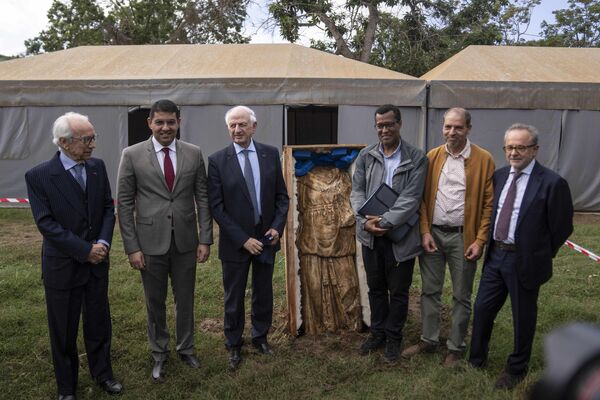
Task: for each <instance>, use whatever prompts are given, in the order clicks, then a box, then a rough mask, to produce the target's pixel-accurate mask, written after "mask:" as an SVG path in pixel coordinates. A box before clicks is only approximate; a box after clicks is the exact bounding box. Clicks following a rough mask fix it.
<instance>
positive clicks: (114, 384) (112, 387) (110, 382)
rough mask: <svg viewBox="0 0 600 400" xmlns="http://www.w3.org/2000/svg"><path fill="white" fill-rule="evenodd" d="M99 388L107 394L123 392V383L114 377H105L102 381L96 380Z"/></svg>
mask: <svg viewBox="0 0 600 400" xmlns="http://www.w3.org/2000/svg"><path fill="white" fill-rule="evenodd" d="M98 385H100V388H101V389H102V390H104V391H105V392H106V393H108V394H121V393H123V385H121V383H120V382H119V381H118V380H116V379H115V378H111V379H107V380H105V381H104V382H98Z"/></svg>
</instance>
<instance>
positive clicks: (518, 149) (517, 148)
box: [502, 144, 537, 153]
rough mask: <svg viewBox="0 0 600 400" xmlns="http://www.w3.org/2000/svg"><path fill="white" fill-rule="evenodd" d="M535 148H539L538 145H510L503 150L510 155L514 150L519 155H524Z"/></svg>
mask: <svg viewBox="0 0 600 400" xmlns="http://www.w3.org/2000/svg"><path fill="white" fill-rule="evenodd" d="M535 146H537V144H530V145H528V146H523V145H518V146H510V145H508V146H504V147H502V150H504V152H506V153H510V152H512V151H513V150H514V151H516V152H517V153H522V152H524V151H525V150H527V149H530V148H532V147H535Z"/></svg>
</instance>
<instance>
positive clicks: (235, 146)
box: [233, 139, 256, 154]
mask: <svg viewBox="0 0 600 400" xmlns="http://www.w3.org/2000/svg"><path fill="white" fill-rule="evenodd" d="M233 147H234V148H235V154H240V152H241V151H243V150H250V151H253V152H256V146H254V139H250V146H248V148H247V149H245V148H243V147H242V146H240V145H239V144H237V143H235V142H234V143H233Z"/></svg>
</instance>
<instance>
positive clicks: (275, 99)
mask: <svg viewBox="0 0 600 400" xmlns="http://www.w3.org/2000/svg"><path fill="white" fill-rule="evenodd" d="M425 92H426V85H425V81H423V80H419V79H417V78H414V77H411V76H408V75H404V74H400V73H397V72H393V71H389V70H386V69H383V68H378V67H375V66H372V65H369V64H366V63H362V62H358V61H353V60H349V59H346V58H343V57H340V56H335V55H332V54H328V53H324V52H321V51H318V50H314V49H309V48H305V47H302V46H298V45H291V44H265V45H145V46H85V47H79V48H73V49H68V50H64V51H58V52H54V53H48V54H42V55H38V56H33V57H27V58H22V59H16V60H10V61H4V62H0V170H1V172H2V173H1V174H0V197H26V188H25V183H24V179H23V175H24V173H25V171H26V170H27V169H29V168H30V167H31V166H33V165H35V164H37V163H39V162H41V161H43V160H46V159H48V158H49V157H50V156H51V155H52V154H53V152H54V151H55V150H56V147H55V146H54V145H53V144H52V142H51V126H52V122H53V121H54V120H55V119H56V117H58V116H59V115H61V114H63V113H64V112H66V111H71V110H73V111H77V112H81V113H83V114H86V115H88V116H89V117H90V119H91V121H92V123H93V124H94V125H95V127H96V131H97V133H98V134H99V140H98V144H97V148H96V151H95V155H96V156H97V157H100V158H103V159H104V160H105V162H106V165H107V168H108V173H109V178H110V180H111V183H112V185H113V190H114V184H115V181H116V175H117V168H118V163H119V158H120V153H121V150H122V149H123V148H124V147H126V146H127V145H128V144H129V142H130V135H131V127H130V126H129V125H130V121H131V115H132V112H134V111H135V110H136V109H137V108H139V107H149V106H150V104H151V103H153V102H154V101H156V100H158V99H161V98H169V99H172V100H173V101H175V102H176V103H178V104H179V105H180V106H181V115H182V127H181V138H182V139H184V140H187V141H189V142H192V143H195V144H198V145H200V146H201V148H202V149H203V152H204V156H205V158H206V157H207V156H208V155H209V154H211V153H212V152H214V151H216V150H218V149H220V148H222V147H224V146H225V145H226V144H227V143H229V142H230V139H229V137H228V134H227V131H226V129H225V123H224V120H223V117H224V113H225V111H226V110H227V109H228V108H229V107H230V106H232V105H237V104H246V105H249V106H251V107H252V108H254V109H255V111H256V112H257V118H258V130H257V134H256V138H257V140H259V141H262V142H265V143H270V144H272V145H275V146H278V147H280V148H281V147H282V146H283V145H285V144H303V143H302V140H301V139H302V138H303V137H305V136H306V135H309V136H311V137H314V136H315V135H314V132H312V131H311V130H312V129H314V126H315V125H314V121H312V120H311V114H310V113H311V112H317V113H318V111H319V110H320V108H323V109H327V110H329V111H331V113H330V114H328V115H329V118H330V121H327V118H325V120H326V121H325V122H326V123H328V124H329V125H330V126H327V127H325V128H326V129H325V130H326V131H327V132H329V134H330V135H329V136H328V137H327V138H319V137H317V141H320V143H333V144H335V143H371V142H373V141H375V140H376V135H375V131H374V128H373V112H374V110H375V108H376V107H377V106H378V105H380V104H383V103H392V104H395V105H398V106H401V108H402V111H403V119H404V127H403V135H404V137H405V138H406V139H407V140H409V141H411V142H413V143H416V144H420V145H424V134H423V133H424V131H425V130H424V129H425V128H424V127H425V109H424V106H425V98H426V95H425ZM311 107H312V108H311ZM306 109H308V110H309V111H310V112H308V113H304V114H302V118H300V116H299V115H300V114H298V113H297V111H298V110H300V111H303V110H306ZM332 110H333V111H332ZM329 111H328V112H329ZM144 112H145V113H146V114H144V115H143V116H142V117H143V118H145V117H146V116H147V111H146V110H144ZM294 112H296V113H295V114H294ZM292 114H293V121H292V122H294V124H295V125H293V127H294V139H293V141H295V142H296V143H292V141H291V140H290V132H289V129H288V128H289V127H290V126H292V125H290V118H291V117H290V116H291V115H292ZM321 119H323V118H321ZM142 122H143V121H142ZM320 128H322V127H320ZM419 133H421V134H419ZM317 136H318V135H317ZM315 144H316V143H315Z"/></svg>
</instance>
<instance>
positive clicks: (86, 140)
mask: <svg viewBox="0 0 600 400" xmlns="http://www.w3.org/2000/svg"><path fill="white" fill-rule="evenodd" d="M97 138H98V135H92V136H82V137H75V136H73V137H71V140H79V141H80V142H81V143H83V144H85V145H87V146H89V145H90V143H92V142H95V141H96V139H97Z"/></svg>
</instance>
